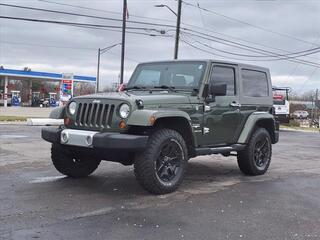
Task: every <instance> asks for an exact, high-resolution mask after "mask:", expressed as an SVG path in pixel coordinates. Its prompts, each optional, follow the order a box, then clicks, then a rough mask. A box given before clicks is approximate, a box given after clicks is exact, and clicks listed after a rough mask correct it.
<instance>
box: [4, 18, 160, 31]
mask: <svg viewBox="0 0 320 240" xmlns="http://www.w3.org/2000/svg"><path fill="white" fill-rule="evenodd" d="M0 18H3V19H10V20H19V21H29V22H41V23H54V24H61V25H70V26H83V27H94V28H111V29H119V28H121V26H116V25H102V24H89V23H78V22H69V21H53V20H46V19H36V18H20V17H10V16H0ZM127 28H128V29H132V30H144V31H155V32H159V33H161V32H162V31H161V30H159V29H155V28H144V27H131V26H129V27H127Z"/></svg>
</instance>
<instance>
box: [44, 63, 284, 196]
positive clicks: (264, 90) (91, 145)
mask: <svg viewBox="0 0 320 240" xmlns="http://www.w3.org/2000/svg"><path fill="white" fill-rule="evenodd" d="M273 112H274V110H273V97H272V84H271V79H270V73H269V70H268V69H266V68H262V67H257V66H252V65H246V64H239V63H230V62H223V61H210V60H199V61H187V60H185V61H164V62H151V63H142V64H139V65H138V66H137V68H136V69H135V71H134V73H133V74H132V76H131V79H130V81H129V82H128V84H127V86H126V88H125V89H124V91H123V92H113V93H105V94H95V95H87V96H81V97H75V98H73V99H71V100H70V101H69V102H68V103H67V105H66V106H65V107H63V108H57V109H56V110H53V112H52V113H51V117H52V118H64V125H62V126H60V127H59V128H44V129H42V138H43V139H44V140H46V141H49V142H51V143H52V150H51V159H52V161H53V165H54V166H55V167H56V169H57V170H58V171H59V172H60V173H62V174H64V175H67V176H70V177H74V178H79V177H86V176H88V175H90V174H91V173H93V172H94V171H95V170H96V169H97V167H98V166H99V164H100V162H101V160H107V161H116V162H120V163H122V164H124V165H132V164H133V165H134V173H135V176H136V179H137V181H138V182H139V183H140V184H141V186H142V187H143V188H144V189H146V190H147V191H149V192H151V193H155V194H165V193H170V192H173V191H175V190H176V189H177V188H178V186H179V185H180V184H181V183H182V181H183V179H184V176H185V174H186V169H187V164H188V160H189V159H190V158H194V157H196V156H200V155H210V154H222V155H223V156H226V157H227V156H231V155H232V156H237V159H238V165H239V168H240V170H241V171H242V172H243V173H244V174H246V175H262V174H264V173H265V172H266V171H267V169H268V167H269V165H270V162H271V155H272V144H274V143H277V142H278V138H279V131H278V130H279V125H278V122H276V121H275V119H274V116H273V115H272V113H273Z"/></svg>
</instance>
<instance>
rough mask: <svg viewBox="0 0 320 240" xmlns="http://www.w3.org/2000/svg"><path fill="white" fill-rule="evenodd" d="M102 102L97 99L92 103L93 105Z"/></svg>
mask: <svg viewBox="0 0 320 240" xmlns="http://www.w3.org/2000/svg"><path fill="white" fill-rule="evenodd" d="M100 102H101V101H100V100H97V99H95V100H93V101H92V103H100Z"/></svg>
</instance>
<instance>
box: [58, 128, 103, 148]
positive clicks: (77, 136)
mask: <svg viewBox="0 0 320 240" xmlns="http://www.w3.org/2000/svg"><path fill="white" fill-rule="evenodd" d="M97 133H98V132H94V131H84V130H74V129H64V130H62V132H61V136H60V143H61V144H64V145H72V146H79V147H88V148H92V147H93V146H92V143H93V137H94V135H95V134H97Z"/></svg>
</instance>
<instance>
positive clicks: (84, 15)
mask: <svg viewBox="0 0 320 240" xmlns="http://www.w3.org/2000/svg"><path fill="white" fill-rule="evenodd" d="M39 1H40V0H39ZM41 1H44V2H50V3H52V2H51V1H45V0H41ZM0 5H2V6H6V7H16V8H23V9H28V10H37V11H45V12H51V13H60V14H67V15H74V16H82V17H91V18H98V19H103V20H112V21H121V19H114V18H107V17H100V16H93V15H88V14H78V13H72V12H62V11H55V10H50V9H43V8H33V7H25V6H18V5H12V4H0ZM60 5H67V6H69V5H70V4H60ZM70 6H74V5H70ZM197 6H198V7H199V11H200V12H201V9H202V8H200V6H199V4H198V5H197ZM77 7H80V6H77ZM84 8H86V7H84ZM131 22H132V23H138V24H147V25H155V26H159V25H160V26H170V27H174V26H173V25H162V24H154V23H150V22H148V23H146V22H137V21H131ZM189 25H190V24H189ZM191 26H193V25H191ZM91 27H92V26H91ZM149 30H151V29H149ZM153 30H155V29H153ZM185 30H188V31H191V32H198V31H194V30H192V29H189V28H185ZM158 31H159V30H158ZM168 31H170V30H168ZM160 32H161V30H160ZM198 33H201V32H198ZM146 35H148V34H146ZM247 42H248V41H247ZM282 51H285V50H282ZM286 52H288V51H286Z"/></svg>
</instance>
